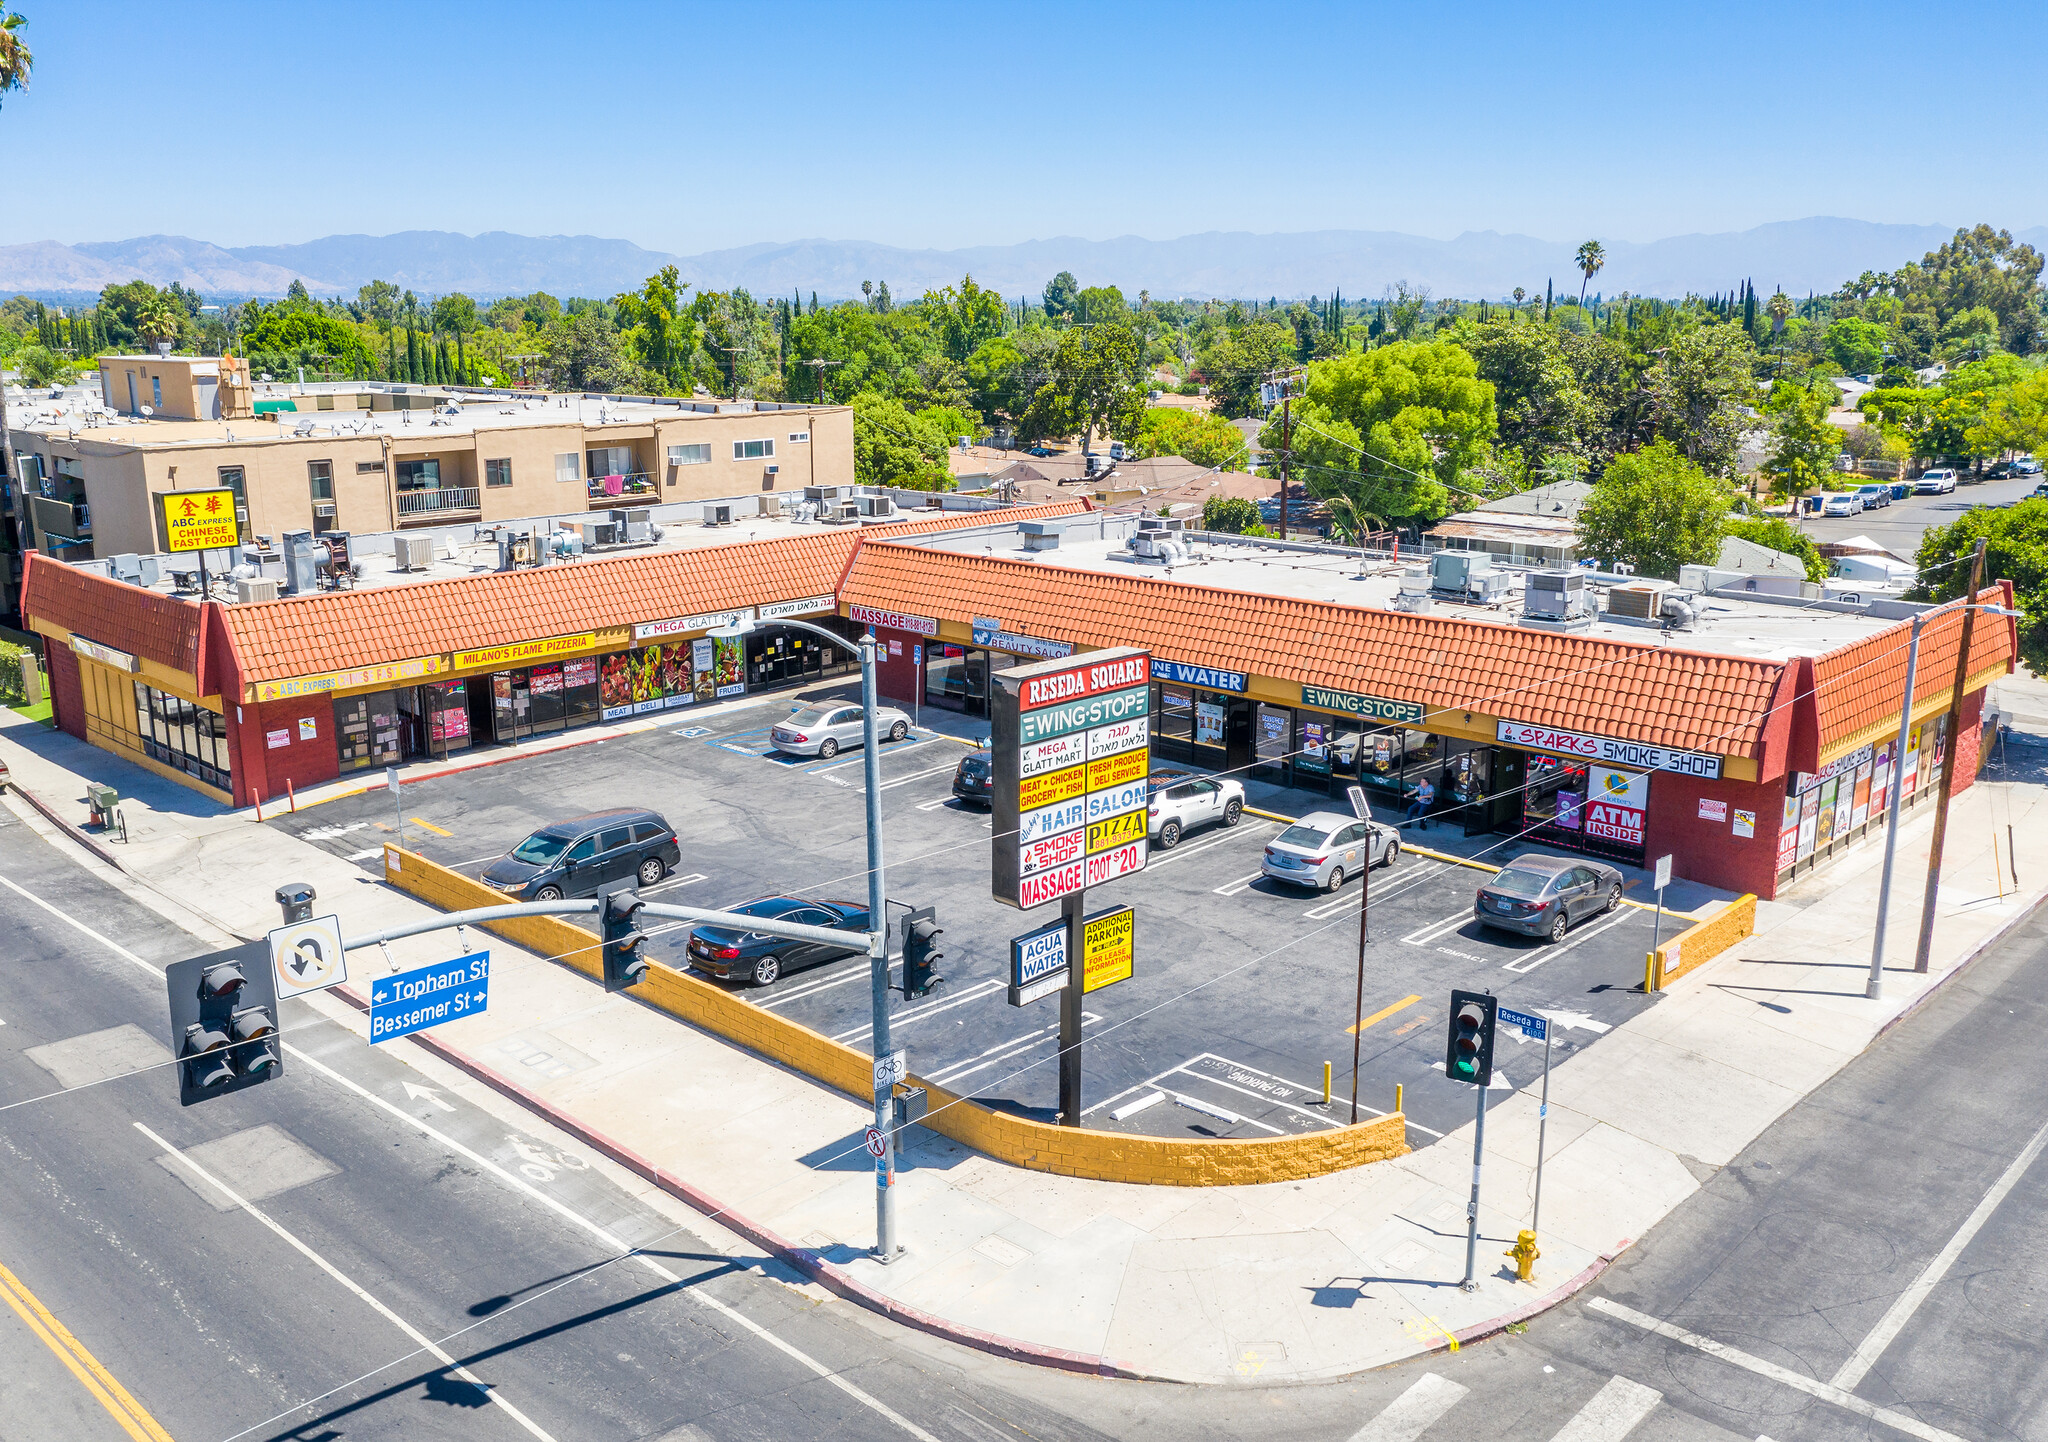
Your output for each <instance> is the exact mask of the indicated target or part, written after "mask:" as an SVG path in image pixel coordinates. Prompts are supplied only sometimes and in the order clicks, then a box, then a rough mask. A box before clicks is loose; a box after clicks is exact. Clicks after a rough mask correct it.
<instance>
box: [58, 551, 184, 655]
mask: <svg viewBox="0 0 2048 1442" xmlns="http://www.w3.org/2000/svg"><path fill="white" fill-rule="evenodd" d="M26 559H27V563H28V573H27V575H26V576H25V577H24V578H23V580H22V584H21V609H22V612H23V614H24V615H27V616H29V617H32V618H34V619H36V620H41V621H47V622H50V623H51V624H53V625H57V626H62V627H63V628H64V629H65V630H67V631H71V632H75V633H76V634H78V635H80V636H83V637H85V638H86V639H87V640H89V641H98V642H99V643H100V644H101V645H104V646H112V647H113V648H114V649H115V650H117V651H126V652H128V653H129V654H131V655H135V656H143V657H147V658H148V659H149V660H151V661H155V662H158V663H159V664H161V665H165V666H168V667H170V668H171V669H172V670H174V671H184V672H187V673H190V674H195V675H196V674H197V672H198V670H199V627H200V608H199V604H198V602H196V601H180V600H178V599H176V598H175V597H172V596H164V595H159V594H157V593H156V592H154V591H145V590H143V589H142V588H141V587H139V586H131V585H129V584H128V583H127V582H125V581H110V580H108V579H107V578H106V577H104V576H99V575H95V574H94V573H93V572H91V571H81V570H79V569H78V568H77V567H76V566H67V565H65V564H64V563H63V562H62V561H53V560H51V559H49V558H48V557H47V556H39V555H35V554H30V555H29V556H28V557H27V558H26Z"/></svg>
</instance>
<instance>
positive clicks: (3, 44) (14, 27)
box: [0, 10, 34, 476]
mask: <svg viewBox="0 0 2048 1442" xmlns="http://www.w3.org/2000/svg"><path fill="white" fill-rule="evenodd" d="M27 23H28V22H27V21H26V20H24V19H23V18H22V17H21V16H19V15H17V14H15V13H14V12H13V11H12V10H0V100H4V99H6V98H7V95H8V92H10V91H14V90H26V89H28V71H29V64H30V62H31V61H32V59H33V58H34V57H32V56H31V55H30V54H29V53H28V46H27V45H25V44H23V43H22V39H21V27H22V26H23V25H25V24H27ZM0 469H4V470H5V472H6V474H8V475H10V476H18V475H20V474H21V472H20V471H18V470H16V469H15V468H14V438H13V437H12V436H10V435H9V434H8V432H7V407H6V406H4V405H0Z"/></svg>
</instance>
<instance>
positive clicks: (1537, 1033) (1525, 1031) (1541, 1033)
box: [1494, 1007, 1550, 1041]
mask: <svg viewBox="0 0 2048 1442" xmlns="http://www.w3.org/2000/svg"><path fill="white" fill-rule="evenodd" d="M1494 1014H1495V1015H1496V1016H1498V1017H1499V1018H1500V1019H1501V1020H1502V1021H1504V1022H1506V1023H1507V1024H1508V1025H1509V1026H1518V1027H1520V1028H1521V1029H1522V1035H1523V1036H1531V1037H1534V1038H1536V1040H1538V1041H1543V1040H1545V1039H1546V1035H1547V1033H1548V1032H1549V1031H1550V1023H1549V1022H1547V1021H1545V1020H1544V1019H1543V1018H1542V1017H1540V1016H1530V1015H1529V1014H1528V1013H1526V1012H1520V1011H1509V1010H1508V1009H1507V1008H1506V1007H1501V1008H1499V1010H1498V1011H1496V1012H1495V1013H1494Z"/></svg>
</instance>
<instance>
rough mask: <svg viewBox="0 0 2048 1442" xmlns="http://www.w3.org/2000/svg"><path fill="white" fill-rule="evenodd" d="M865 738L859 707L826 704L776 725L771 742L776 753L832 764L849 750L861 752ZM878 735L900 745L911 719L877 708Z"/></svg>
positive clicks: (770, 734) (796, 712) (891, 708)
mask: <svg viewBox="0 0 2048 1442" xmlns="http://www.w3.org/2000/svg"><path fill="white" fill-rule="evenodd" d="M863 734H864V728H863V726H862V724H861V709H860V707H858V706H846V705H841V704H839V703H837V702H827V703H825V704H824V705H820V706H799V707H798V708H797V709H796V710H794V711H792V712H790V713H789V715H787V716H785V717H783V718H782V720H780V721H778V722H776V723H775V725H774V727H773V728H772V729H771V730H770V731H769V732H768V739H769V740H770V741H772V742H774V743H775V749H776V750H777V751H786V752H788V753H789V754H790V755H792V756H819V757H823V758H824V759H825V760H827V761H830V760H831V759H832V758H833V757H834V756H837V755H838V754H839V753H840V752H841V751H842V750H844V749H845V748H846V747H848V746H851V747H854V748H855V749H858V748H859V747H860V744H861V738H862V736H863ZM875 734H876V735H878V736H880V737H881V738H882V739H883V740H884V741H901V740H902V739H903V738H904V737H906V736H908V735H909V734H910V717H909V716H908V715H907V714H906V713H904V712H902V711H898V710H897V709H896V708H895V707H894V706H881V707H877V708H876V710H875Z"/></svg>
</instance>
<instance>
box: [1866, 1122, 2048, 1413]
mask: <svg viewBox="0 0 2048 1442" xmlns="http://www.w3.org/2000/svg"><path fill="white" fill-rule="evenodd" d="M2044 1146H2048V1123H2044V1124H2043V1125H2042V1127H2041V1130H2039V1131H2037V1132H2035V1133H2034V1139H2033V1140H2032V1141H2030V1142H2028V1143H2027V1144H2026V1145H2025V1146H2024V1147H2022V1148H2021V1149H2020V1154H2019V1155H2018V1156H2016V1157H2014V1158H2013V1159H2012V1165H2011V1166H2009V1167H2007V1168H2006V1169H2005V1171H2004V1173H2003V1174H2002V1175H2000V1177H1999V1178H1998V1180H1997V1181H1995V1182H1993V1183H1992V1184H1991V1190H1990V1191H1988V1192H1986V1193H1985V1194H1984V1197H1983V1200H1981V1201H1979V1202H1978V1203H1977V1206H1976V1209H1975V1210H1974V1211H1972V1212H1971V1213H1970V1215H1969V1216H1968V1217H1966V1218H1965V1219H1964V1221H1963V1224H1962V1226H1960V1227H1958V1228H1957V1229H1956V1234H1955V1235H1954V1236H1953V1237H1950V1238H1949V1239H1948V1245H1947V1246H1945V1247H1943V1248H1942V1249H1941V1251H1940V1253H1939V1254H1937V1255H1936V1256H1935V1258H1934V1260H1933V1261H1931V1262H1929V1263H1928V1264H1927V1268H1926V1270H1925V1271H1923V1272H1921V1273H1920V1275H1919V1276H1918V1277H1917V1278H1915V1279H1914V1281H1913V1285H1912V1286H1910V1287H1908V1288H1906V1290H1905V1291H1903V1292H1901V1293H1900V1294H1899V1299H1898V1300H1897V1301H1895V1302H1893V1303H1892V1305H1891V1308H1890V1310H1889V1311H1887V1312H1886V1313H1885V1314H1884V1316H1883V1317H1882V1318H1881V1319H1880V1320H1879V1321H1878V1324H1877V1325H1876V1326H1875V1327H1873V1328H1871V1329H1870V1335H1869V1336H1867V1337H1865V1338H1864V1339H1863V1341H1862V1343H1861V1344H1859V1345H1858V1346H1857V1348H1856V1350H1855V1351H1854V1352H1853V1353H1851V1354H1850V1356H1849V1360H1848V1361H1846V1362H1844V1363H1843V1364H1842V1367H1841V1370H1840V1371H1838V1372H1836V1373H1835V1375H1834V1378H1833V1382H1832V1385H1834V1386H1836V1387H1840V1388H1841V1389H1843V1390H1844V1391H1852V1390H1854V1388H1855V1386H1856V1384H1857V1383H1858V1382H1861V1381H1862V1380H1863V1375H1864V1374H1865V1373H1866V1372H1868V1371H1869V1370H1870V1369H1871V1368H1872V1367H1873V1366H1875V1365H1876V1363H1877V1359H1878V1358H1879V1357H1882V1356H1883V1355H1884V1349H1885V1348H1887V1347H1889V1346H1890V1345H1891V1344H1892V1339H1893V1338H1895V1337H1897V1336H1898V1335H1899V1332H1900V1330H1901V1329H1902V1328H1904V1327H1905V1325H1906V1323H1907V1322H1908V1321H1909V1320H1910V1319H1911V1318H1912V1316H1913V1313H1914V1312H1915V1311H1917V1310H1918V1309H1919V1307H1920V1304H1921V1303H1922V1302H1924V1301H1926V1300H1927V1296H1928V1293H1930V1292H1932V1291H1933V1290H1934V1289H1935V1287H1936V1286H1938V1285H1940V1282H1941V1279H1942V1278H1943V1277H1945V1276H1947V1275H1948V1269H1949V1268H1950V1267H1952V1266H1954V1265H1955V1262H1956V1258H1957V1257H1960V1256H1961V1255H1962V1254H1963V1248H1965V1247H1967V1246H1969V1245H1970V1239H1971V1238H1972V1237H1974V1236H1976V1235H1977V1233H1978V1231H1979V1229H1981V1228H1982V1227H1983V1225H1984V1224H1985V1223H1986V1222H1988V1221H1990V1220H1991V1214H1992V1213H1993V1212H1995V1211H1997V1210H1998V1204H1999V1203H2000V1202H2003V1201H2004V1200H2005V1198H2006V1194H2007V1193H2008V1192H2010V1191H2011V1190H2012V1189H2013V1187H2014V1186H2015V1185H2017V1184H2018V1182H2019V1179H2020V1177H2021V1175H2022V1174H2024V1173H2025V1172H2026V1170H2027V1168H2028V1167H2031V1166H2032V1165H2033V1164H2034V1161H2035V1159H2036V1158H2038V1157H2039V1156H2040V1155H2041V1149H2042V1148H2043V1147H2044Z"/></svg>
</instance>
